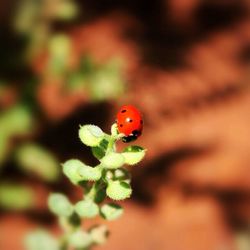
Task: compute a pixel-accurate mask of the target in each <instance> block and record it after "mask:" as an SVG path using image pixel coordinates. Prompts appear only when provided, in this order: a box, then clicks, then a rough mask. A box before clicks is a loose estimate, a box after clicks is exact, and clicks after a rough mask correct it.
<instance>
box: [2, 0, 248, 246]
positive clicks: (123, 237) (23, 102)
mask: <svg viewBox="0 0 250 250" xmlns="http://www.w3.org/2000/svg"><path fill="white" fill-rule="evenodd" d="M0 34H1V36H0V37H1V39H0V249H1V250H22V249H24V247H23V238H24V236H25V235H26V234H27V233H28V232H30V231H32V230H34V229H35V228H38V227H44V228H47V229H48V230H50V231H51V232H53V233H54V234H55V235H57V234H60V229H59V228H58V226H57V222H56V220H55V217H54V216H53V215H52V214H51V213H50V212H49V211H48V209H47V203H46V199H47V196H48V194H49V192H51V191H61V192H64V193H66V194H68V195H69V197H71V200H72V201H75V200H77V199H79V197H81V191H80V190H79V189H77V188H75V187H72V185H71V184H70V183H69V181H68V180H67V179H66V178H65V177H64V176H62V174H61V167H60V163H62V162H64V161H65V160H67V159H69V158H80V159H81V160H83V161H84V162H86V163H88V164H94V163H95V161H94V159H93V158H92V157H91V153H90V151H89V149H88V148H87V147H85V146H84V145H82V144H81V143H80V141H79V140H78V135H77V134H78V128H79V124H85V123H93V124H96V125H98V126H100V127H101V128H103V129H104V130H105V131H106V132H108V131H109V129H110V126H111V124H112V123H113V122H114V120H115V114H116V112H117V110H118V108H119V107H120V105H123V104H127V103H130V104H133V105H135V106H136V107H138V108H139V109H140V110H141V111H142V113H143V116H144V120H145V126H144V132H143V136H141V137H140V138H139V139H138V140H137V141H136V143H137V144H138V145H142V146H143V147H146V148H147V149H148V151H147V156H146V158H145V159H144V161H143V162H142V163H141V164H140V165H139V166H135V167H133V168H132V169H131V171H132V176H133V181H132V186H133V188H134V192H133V196H132V199H131V200H129V201H126V202H123V203H122V204H123V206H124V207H125V213H124V215H123V217H122V218H120V219H119V220H117V221H114V222H108V223H107V222H105V221H104V220H101V219H98V220H91V221H90V224H91V223H96V222H99V223H105V224H107V225H108V227H109V228H110V231H111V235H110V238H109V240H108V243H107V244H106V245H104V246H102V247H98V248H96V249H104V250H105V249H109V250H113V249H114V250H117V249H119V250H155V249H156V250H249V249H250V91H249V84H250V2H249V1H248V0H203V1H199V0H155V1H150V0H144V1H143V0H137V1H135V0H120V1H112V0H99V1H91V0H82V1H80V0H78V1H77V0H75V1H74V0H53V1H50V0H40V1H38V0H37V1H36V0H19V1H8V0H1V1H0Z"/></svg>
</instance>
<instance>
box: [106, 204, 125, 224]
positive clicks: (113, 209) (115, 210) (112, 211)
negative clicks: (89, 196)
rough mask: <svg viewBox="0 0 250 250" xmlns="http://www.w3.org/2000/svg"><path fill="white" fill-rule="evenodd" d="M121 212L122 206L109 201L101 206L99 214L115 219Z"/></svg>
mask: <svg viewBox="0 0 250 250" xmlns="http://www.w3.org/2000/svg"><path fill="white" fill-rule="evenodd" d="M122 214H123V208H122V207H121V206H119V205H118V204H114V203H109V204H105V205H103V206H102V207H101V215H102V217H103V218H104V219H106V220H115V219H117V218H119V217H120V216H121V215H122Z"/></svg>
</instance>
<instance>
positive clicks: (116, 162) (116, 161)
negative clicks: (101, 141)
mask: <svg viewBox="0 0 250 250" xmlns="http://www.w3.org/2000/svg"><path fill="white" fill-rule="evenodd" d="M124 160H125V159H124V157H123V155H122V154H120V153H115V152H110V153H109V154H108V155H106V156H104V157H103V159H102V161H101V162H102V164H103V165H104V166H105V168H108V169H116V168H119V167H121V166H122V165H123V164H124Z"/></svg>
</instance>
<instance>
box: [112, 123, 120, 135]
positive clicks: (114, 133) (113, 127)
mask: <svg viewBox="0 0 250 250" xmlns="http://www.w3.org/2000/svg"><path fill="white" fill-rule="evenodd" d="M111 134H112V136H117V135H118V134H119V133H118V129H117V124H116V123H114V124H113V125H112V126H111Z"/></svg>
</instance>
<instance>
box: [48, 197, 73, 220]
mask: <svg viewBox="0 0 250 250" xmlns="http://www.w3.org/2000/svg"><path fill="white" fill-rule="evenodd" d="M48 206H49V209H50V210H51V211H52V212H53V213H54V214H56V215H58V216H66V217H69V216H71V215H72V213H73V211H74V208H73V206H72V205H71V203H70V201H69V200H68V198H67V197H66V196H65V195H63V194H60V193H53V194H50V196H49V199H48Z"/></svg>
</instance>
